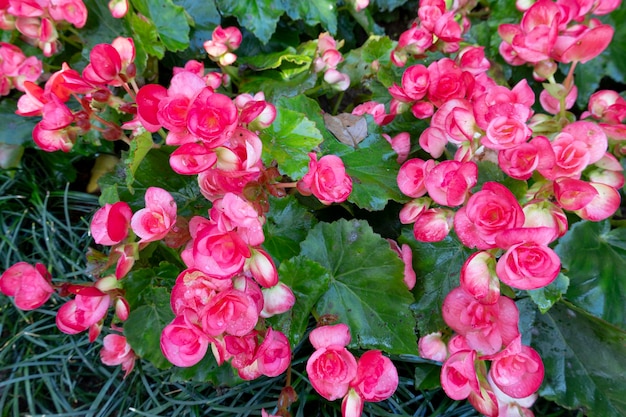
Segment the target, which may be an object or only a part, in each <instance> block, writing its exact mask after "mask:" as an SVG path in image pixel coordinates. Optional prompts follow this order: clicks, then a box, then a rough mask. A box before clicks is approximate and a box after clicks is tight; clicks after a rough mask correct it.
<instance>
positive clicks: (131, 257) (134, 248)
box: [111, 242, 139, 279]
mask: <svg viewBox="0 0 626 417" xmlns="http://www.w3.org/2000/svg"><path fill="white" fill-rule="evenodd" d="M111 256H112V257H115V256H118V259H117V263H116V266H115V277H116V278H117V279H122V278H123V277H125V276H126V274H128V273H129V272H130V270H131V269H132V268H133V266H134V265H135V261H136V260H137V259H139V245H138V244H137V243H135V242H132V243H127V244H125V245H121V246H116V247H115V248H113V250H112V251H111Z"/></svg>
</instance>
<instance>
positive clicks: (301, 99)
mask: <svg viewBox="0 0 626 417" xmlns="http://www.w3.org/2000/svg"><path fill="white" fill-rule="evenodd" d="M275 104H276V105H277V106H281V107H284V108H287V109H290V110H293V111H297V112H299V113H303V114H304V115H305V116H306V117H307V118H308V119H309V120H311V121H312V122H314V123H315V126H316V127H317V128H318V129H319V131H320V133H321V134H322V136H323V137H324V141H333V142H336V141H337V139H336V138H335V136H333V134H332V133H330V131H329V130H328V129H326V124H325V122H324V116H323V114H324V111H323V110H322V108H321V107H320V104H319V103H318V102H317V100H313V99H312V98H310V97H307V96H306V95H304V94H300V95H297V96H293V97H280V98H279V99H278V100H277V101H276V103H275Z"/></svg>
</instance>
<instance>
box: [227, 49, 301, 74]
mask: <svg viewBox="0 0 626 417" xmlns="http://www.w3.org/2000/svg"><path fill="white" fill-rule="evenodd" d="M311 61H312V59H311V57H310V56H308V55H302V54H299V53H298V52H297V51H296V49H295V48H293V47H291V46H290V47H288V48H287V49H285V50H283V51H280V52H273V53H271V54H261V55H255V56H252V57H241V58H240V59H239V63H240V64H246V65H248V66H250V67H251V68H252V69H253V70H255V71H262V70H267V69H275V68H280V71H281V72H282V73H283V74H284V75H285V76H286V77H291V76H293V75H296V74H299V73H301V72H303V71H306V70H308V69H309V67H310V66H311Z"/></svg>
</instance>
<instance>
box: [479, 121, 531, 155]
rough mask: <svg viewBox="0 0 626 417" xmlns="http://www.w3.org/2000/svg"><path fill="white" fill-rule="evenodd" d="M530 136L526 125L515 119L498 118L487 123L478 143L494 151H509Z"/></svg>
mask: <svg viewBox="0 0 626 417" xmlns="http://www.w3.org/2000/svg"><path fill="white" fill-rule="evenodd" d="M531 134H532V131H531V130H530V128H529V127H528V126H527V125H526V123H524V121H522V120H519V119H518V118H517V117H505V116H498V117H495V118H493V119H492V120H491V121H490V122H489V126H487V131H486V135H485V136H483V137H482V139H481V142H480V143H482V144H483V145H484V146H485V147H487V148H489V149H494V150H503V149H511V148H514V147H516V146H518V145H521V144H523V143H525V142H526V141H527V140H528V139H529V138H530V136H531Z"/></svg>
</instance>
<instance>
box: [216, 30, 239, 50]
mask: <svg viewBox="0 0 626 417" xmlns="http://www.w3.org/2000/svg"><path fill="white" fill-rule="evenodd" d="M212 39H213V40H214V41H216V42H219V43H222V44H224V45H226V46H227V47H228V50H230V51H234V50H236V49H237V48H239V45H241V41H242V40H243V36H242V34H241V31H240V30H239V29H238V28H237V27H235V26H229V27H225V28H223V27H221V26H219V25H218V26H217V27H216V28H215V29H213V36H212Z"/></svg>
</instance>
